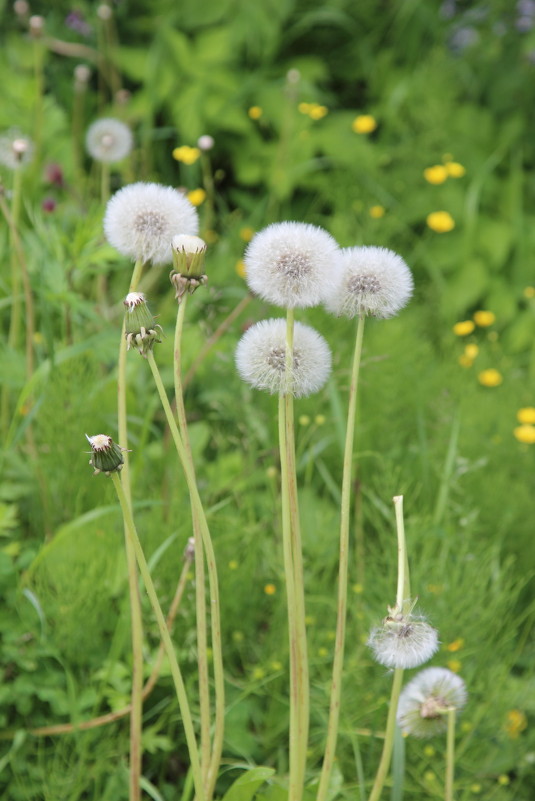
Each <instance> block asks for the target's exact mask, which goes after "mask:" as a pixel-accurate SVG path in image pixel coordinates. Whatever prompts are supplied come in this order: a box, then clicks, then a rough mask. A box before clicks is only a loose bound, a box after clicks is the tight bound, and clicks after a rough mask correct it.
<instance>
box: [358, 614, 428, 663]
mask: <svg viewBox="0 0 535 801" xmlns="http://www.w3.org/2000/svg"><path fill="white" fill-rule="evenodd" d="M368 645H369V647H370V648H371V649H372V651H373V655H374V658H375V661H376V662H379V664H380V665H384V666H385V667H388V668H414V667H418V666H419V665H423V664H424V662H427V661H428V660H429V659H431V657H432V656H433V654H435V653H436V652H437V650H438V634H437V631H436V629H434V628H433V627H432V626H430V625H429V623H427V622H426V621H425V619H424V618H423V617H422V616H417V615H412V614H408V615H401V614H400V615H396V616H395V617H394V618H392V617H387V618H385V620H384V621H383V623H382V625H381V626H378V627H376V628H374V629H373V630H372V632H371V634H370V637H369V639H368Z"/></svg>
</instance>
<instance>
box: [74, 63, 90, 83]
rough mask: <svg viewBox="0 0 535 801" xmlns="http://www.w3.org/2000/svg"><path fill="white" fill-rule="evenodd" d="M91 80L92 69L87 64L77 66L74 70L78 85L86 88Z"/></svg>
mask: <svg viewBox="0 0 535 801" xmlns="http://www.w3.org/2000/svg"><path fill="white" fill-rule="evenodd" d="M90 78H91V69H90V68H89V67H88V66H87V64H77V65H76V67H75V68H74V80H75V81H76V83H77V84H81V85H83V86H85V85H86V84H87V83H88V82H89V79H90Z"/></svg>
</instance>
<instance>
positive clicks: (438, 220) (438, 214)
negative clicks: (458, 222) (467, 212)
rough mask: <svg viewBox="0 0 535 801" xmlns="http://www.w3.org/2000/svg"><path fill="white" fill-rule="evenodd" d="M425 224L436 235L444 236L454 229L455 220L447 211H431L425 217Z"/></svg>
mask: <svg viewBox="0 0 535 801" xmlns="http://www.w3.org/2000/svg"><path fill="white" fill-rule="evenodd" d="M426 223H427V225H428V226H429V228H430V229H431V230H432V231H435V233H437V234H446V233H448V231H453V229H454V228H455V220H454V219H453V217H452V216H451V214H450V213H449V211H433V212H431V214H428V215H427V217H426Z"/></svg>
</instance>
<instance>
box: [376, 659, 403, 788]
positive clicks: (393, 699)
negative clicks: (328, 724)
mask: <svg viewBox="0 0 535 801" xmlns="http://www.w3.org/2000/svg"><path fill="white" fill-rule="evenodd" d="M402 682H403V668H396V669H395V670H394V678H393V681H392V693H391V695H390V707H389V709H388V718H387V721H386V731H385V741H384V743H383V753H382V754H381V761H380V762H379V767H378V769H377V773H376V776H375V781H374V784H373V787H372V791H371V793H370V795H369V797H368V801H378V799H379V798H380V796H381V792H382V790H383V786H384V783H385V780H386V776H387V773H388V770H389V768H390V760H391V758H392V748H393V746H394V730H395V726H396V712H397V708H398V701H399V694H400V692H401V685H402Z"/></svg>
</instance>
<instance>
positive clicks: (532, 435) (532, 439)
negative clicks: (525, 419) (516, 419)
mask: <svg viewBox="0 0 535 801" xmlns="http://www.w3.org/2000/svg"><path fill="white" fill-rule="evenodd" d="M513 434H514V435H515V437H516V439H517V440H518V441H519V442H522V443H523V444H525V445H533V444H535V426H531V425H528V424H527V423H525V424H524V425H521V426H517V427H516V428H515V429H514V431H513Z"/></svg>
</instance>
